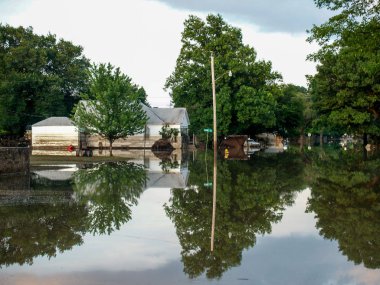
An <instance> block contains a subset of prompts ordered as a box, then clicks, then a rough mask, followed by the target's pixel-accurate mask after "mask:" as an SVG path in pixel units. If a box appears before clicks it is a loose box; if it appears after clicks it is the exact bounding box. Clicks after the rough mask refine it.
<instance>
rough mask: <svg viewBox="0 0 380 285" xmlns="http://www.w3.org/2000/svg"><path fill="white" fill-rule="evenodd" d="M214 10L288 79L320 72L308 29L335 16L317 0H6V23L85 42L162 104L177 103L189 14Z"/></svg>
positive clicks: (2, 0) (98, 58) (301, 81)
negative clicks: (175, 76)
mask: <svg viewBox="0 0 380 285" xmlns="http://www.w3.org/2000/svg"><path fill="white" fill-rule="evenodd" d="M209 13H220V14H221V15H222V16H223V18H224V19H225V20H226V21H227V22H228V23H229V24H231V25H233V26H236V27H239V28H241V29H242V32H243V40H244V43H246V44H249V45H250V46H252V47H254V48H255V49H256V51H257V53H258V57H259V58H260V59H265V60H270V61H271V62H272V63H273V69H274V70H276V71H278V72H280V73H281V74H282V75H283V78H284V82H285V83H293V84H297V85H303V86H306V84H307V83H306V79H305V75H307V74H313V73H314V72H315V64H314V63H312V62H307V61H306V56H307V55H308V54H309V53H311V52H313V51H315V50H316V49H317V46H315V45H311V44H309V43H307V42H306V41H305V39H306V37H307V33H306V30H307V29H310V28H311V27H312V25H313V23H314V24H320V23H322V22H323V21H325V20H326V19H328V17H329V16H330V14H329V13H328V12H326V11H324V10H319V9H317V8H316V7H315V5H314V3H313V0H265V1H263V0H238V1H237V0H223V1H221V0H108V1H98V0H65V1H59V0H17V1H14V0H13V1H12V0H0V21H1V22H2V23H3V24H10V25H12V26H19V25H22V26H32V27H33V28H34V31H35V32H36V33H38V34H46V33H48V32H51V33H52V34H56V35H57V37H58V38H64V39H65V40H69V41H72V42H73V43H74V44H76V45H81V46H82V47H83V48H84V54H85V55H86V56H87V57H88V58H89V59H91V60H92V61H93V62H95V63H100V62H110V63H111V64H113V65H115V66H117V67H120V68H121V69H122V70H123V72H124V73H126V74H127V75H128V76H130V77H131V78H132V80H133V82H135V83H136V84H138V85H140V86H143V87H144V88H145V90H146V91H147V93H148V100H149V102H150V103H151V104H152V105H153V106H161V107H164V106H168V105H169V103H170V97H169V95H168V93H167V92H165V91H164V90H163V86H164V83H165V80H166V78H167V77H168V76H169V75H170V74H171V73H172V72H173V70H174V66H175V61H176V58H177V56H178V54H179V51H180V48H181V43H180V40H181V32H182V30H183V22H184V20H185V19H186V18H187V17H188V15H189V14H194V15H197V16H200V17H202V18H205V17H206V15H207V14H209Z"/></svg>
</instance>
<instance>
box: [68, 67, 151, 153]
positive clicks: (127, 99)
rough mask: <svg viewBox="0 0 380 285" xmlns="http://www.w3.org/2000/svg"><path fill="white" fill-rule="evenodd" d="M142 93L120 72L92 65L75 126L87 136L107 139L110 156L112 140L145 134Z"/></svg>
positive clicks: (145, 119)
mask: <svg viewBox="0 0 380 285" xmlns="http://www.w3.org/2000/svg"><path fill="white" fill-rule="evenodd" d="M141 90H142V89H141V88H138V87H137V86H136V85H135V84H133V83H132V82H131V79H130V78H129V77H128V76H126V75H124V74H123V73H122V72H121V71H120V69H119V68H116V69H115V68H114V67H113V66H112V65H110V64H108V65H105V64H100V65H98V66H97V65H94V66H93V67H92V69H91V76H90V87H89V91H88V92H87V93H85V94H82V95H81V96H82V98H83V99H84V100H85V101H80V102H79V103H78V104H77V106H76V108H75V114H74V116H73V119H74V122H75V124H76V125H77V126H78V127H79V128H81V129H84V130H85V131H86V132H87V133H90V134H97V135H100V136H102V137H104V138H106V139H107V140H108V141H109V143H110V155H111V156H112V144H113V142H114V141H115V140H117V139H120V138H126V137H128V136H132V135H134V134H136V133H140V132H142V131H143V130H144V126H145V124H146V122H147V116H146V114H145V112H144V111H143V109H142V105H141V101H142V99H143V98H141V94H142V93H141V92H142V91H141ZM144 93H145V92H144Z"/></svg>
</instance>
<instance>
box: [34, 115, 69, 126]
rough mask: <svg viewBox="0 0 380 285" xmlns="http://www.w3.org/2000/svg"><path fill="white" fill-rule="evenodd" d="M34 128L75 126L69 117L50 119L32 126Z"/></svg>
mask: <svg viewBox="0 0 380 285" xmlns="http://www.w3.org/2000/svg"><path fill="white" fill-rule="evenodd" d="M32 126H33V127H45V126H74V124H73V122H72V121H71V120H70V119H69V118H67V117H50V118H47V119H45V120H42V121H40V122H38V123H35V124H34V125H32Z"/></svg>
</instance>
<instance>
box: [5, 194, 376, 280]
mask: <svg viewBox="0 0 380 285" xmlns="http://www.w3.org/2000/svg"><path fill="white" fill-rule="evenodd" d="M309 195H310V191H309V190H305V191H303V192H302V193H300V194H299V195H298V196H297V199H296V201H295V204H294V205H293V206H292V207H290V208H288V209H287V210H286V211H285V212H284V216H283V219H282V221H281V222H280V223H279V224H276V225H273V231H272V234H271V235H267V236H263V237H260V236H259V237H258V238H257V243H256V245H255V247H254V248H251V249H249V250H247V251H244V252H243V258H242V261H241V266H240V267H235V268H232V269H230V270H229V271H227V272H226V273H225V274H224V275H223V277H222V278H221V279H220V280H213V281H208V280H207V279H206V278H205V277H201V278H197V279H195V280H189V279H188V278H187V277H186V276H185V275H184V274H183V272H182V271H183V265H182V263H181V261H180V251H181V247H180V245H179V243H178V238H177V235H176V233H175V229H174V227H173V225H172V223H171V221H170V220H169V218H167V217H166V215H165V212H164V209H163V204H164V203H165V202H167V201H168V200H169V198H170V190H169V189H148V190H146V191H145V192H143V194H142V195H141V197H140V199H139V203H138V205H137V206H136V207H134V208H133V216H132V220H130V221H129V222H128V223H127V224H125V225H124V226H123V227H122V228H121V229H120V231H116V232H114V233H112V234H111V235H110V236H107V235H103V236H95V237H94V236H92V235H90V234H87V235H86V236H85V237H84V244H83V245H82V246H76V247H74V248H73V249H72V250H71V251H66V252H64V253H63V254H58V256H57V257H56V258H51V260H50V261H49V260H48V259H47V258H36V259H35V260H34V264H33V266H23V267H20V266H11V267H8V268H2V269H1V270H2V271H1V273H0V284H1V285H3V284H4V285H13V284H28V285H34V284H39V285H41V284H56V285H61V284H68V285H70V284H81V285H82V284H93V285H97V284H194V283H195V284H202V283H214V284H262V285H264V284H270V285H276V284H279V285H280V284H281V285H283V284H292V285H297V284H300V285H301V284H302V285H303V284H309V285H343V284H344V285H347V284H349V285H351V284H355V285H359V284H360V285H361V284H365V285H375V284H380V271H379V270H368V269H365V268H364V267H363V266H354V264H353V263H352V262H347V258H346V257H345V256H343V255H342V254H341V253H340V252H339V250H338V245H337V242H335V241H328V240H324V239H323V238H321V237H320V236H319V235H318V231H317V230H316V229H315V228H314V226H315V220H314V217H313V214H305V208H306V202H307V197H308V196H309Z"/></svg>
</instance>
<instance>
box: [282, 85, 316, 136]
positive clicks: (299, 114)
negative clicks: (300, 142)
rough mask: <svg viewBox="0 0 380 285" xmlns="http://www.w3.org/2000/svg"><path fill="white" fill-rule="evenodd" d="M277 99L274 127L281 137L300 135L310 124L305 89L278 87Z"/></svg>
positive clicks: (294, 86) (290, 86)
mask: <svg viewBox="0 0 380 285" xmlns="http://www.w3.org/2000/svg"><path fill="white" fill-rule="evenodd" d="M280 88H281V93H280V95H279V96H278V97H277V108H276V127H275V131H278V132H279V134H281V135H282V136H287V137H293V136H296V135H300V134H301V135H302V134H303V133H304V130H305V128H306V126H307V125H309V123H310V121H311V120H310V112H309V108H308V105H309V104H308V102H309V100H308V98H309V96H308V94H307V90H306V88H305V87H302V86H296V85H293V84H286V85H282V86H280Z"/></svg>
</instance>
